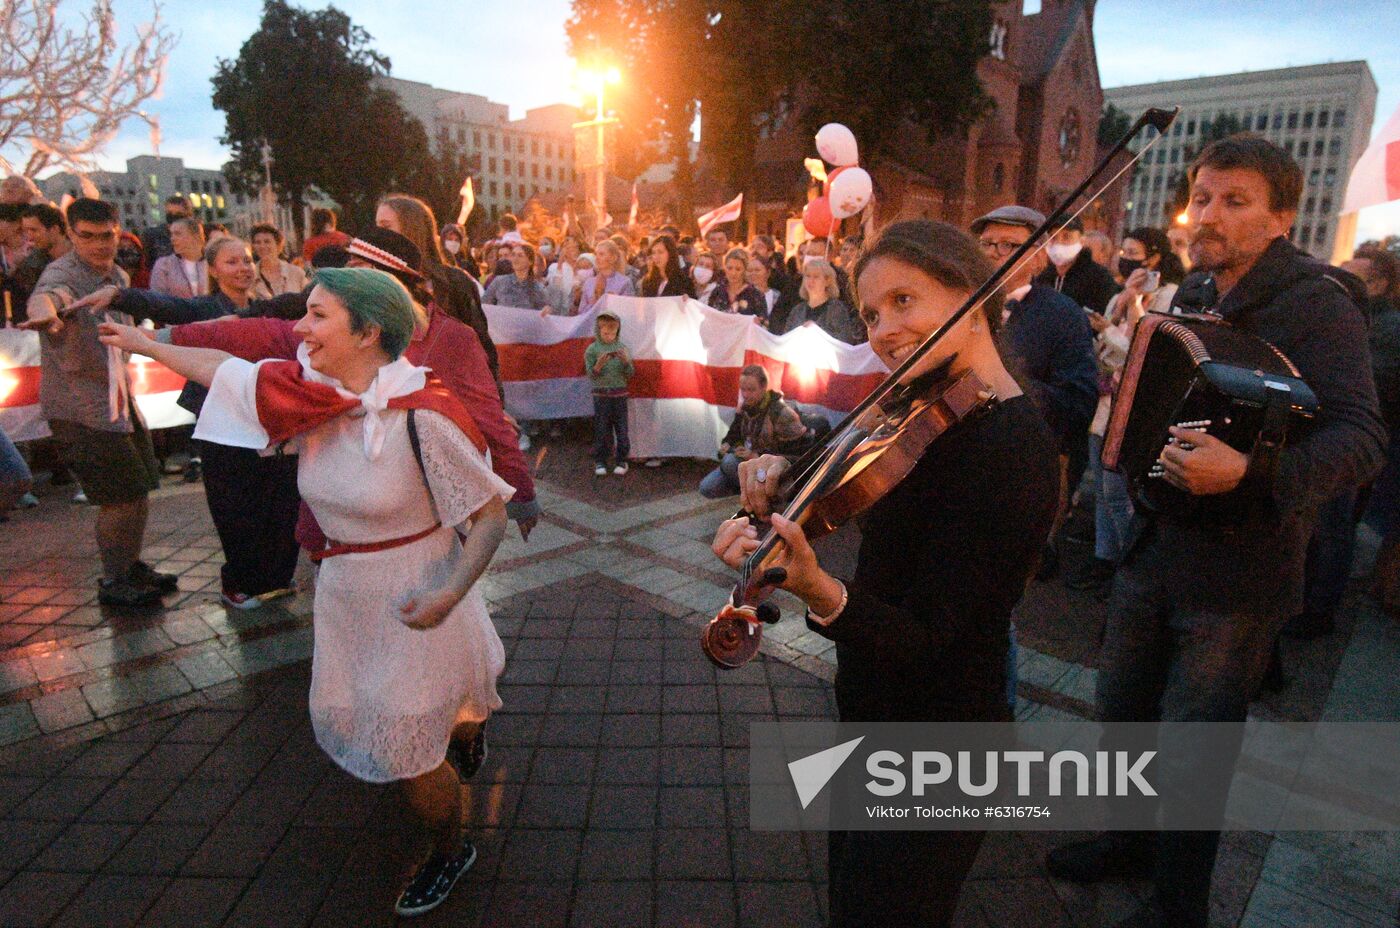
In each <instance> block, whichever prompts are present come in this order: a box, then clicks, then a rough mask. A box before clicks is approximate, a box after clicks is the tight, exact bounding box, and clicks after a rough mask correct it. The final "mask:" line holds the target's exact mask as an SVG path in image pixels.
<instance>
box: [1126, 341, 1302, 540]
mask: <svg viewBox="0 0 1400 928" xmlns="http://www.w3.org/2000/svg"><path fill="white" fill-rule="evenodd" d="M1317 408H1318V405H1317V397H1316V396H1314V395H1313V391H1312V390H1311V389H1310V388H1309V387H1308V385H1307V384H1306V383H1304V382H1303V380H1302V379H1301V378H1300V377H1299V376H1298V369H1297V368H1295V367H1294V366H1293V363H1292V362H1291V361H1289V360H1288V358H1287V357H1285V356H1284V354H1283V352H1281V351H1279V350H1278V349H1277V348H1275V347H1274V346H1273V345H1271V344H1269V343H1268V342H1266V341H1264V340H1263V339H1261V338H1257V337H1255V336H1253V335H1250V334H1248V333H1246V332H1242V331H1240V330H1239V329H1237V328H1235V327H1233V326H1231V325H1230V324H1229V323H1227V322H1225V321H1224V320H1221V319H1219V318H1217V317H1215V316H1204V315H1183V316H1169V315H1164V314H1160V313H1148V314H1147V315H1146V316H1144V317H1143V319H1142V321H1141V322H1139V323H1138V326H1137V331H1136V332H1135V333H1134V334H1133V341H1132V344H1131V346H1130V347H1129V348H1128V358H1127V361H1126V362H1125V363H1124V366H1123V376H1122V381H1121V383H1120V384H1119V386H1118V391H1117V393H1116V394H1115V395H1114V398H1113V409H1112V412H1111V413H1110V415H1109V420H1108V430H1107V432H1106V434H1105V435H1104V446H1103V457H1102V461H1103V466H1104V467H1106V468H1108V469H1110V470H1116V471H1120V472H1122V473H1123V475H1124V476H1125V477H1127V480H1128V485H1129V488H1130V489H1131V491H1132V494H1133V499H1134V500H1135V502H1136V503H1137V505H1138V506H1140V507H1142V508H1144V509H1146V510H1148V511H1150V512H1157V513H1162V514H1165V515H1170V516H1173V517H1179V518H1183V519H1190V520H1195V521H1206V522H1210V523H1215V524H1221V523H1223V524H1233V523H1240V522H1245V521H1249V520H1252V519H1253V518H1254V517H1255V516H1257V515H1258V514H1259V511H1260V510H1259V506H1260V503H1261V500H1259V499H1254V498H1250V497H1249V496H1247V494H1245V493H1243V492H1241V491H1240V490H1238V489H1237V490H1235V491H1232V492H1230V493H1222V494H1217V495H1211V496H1193V495H1191V494H1190V493H1187V492H1186V491H1184V490H1180V489H1177V488H1176V487H1174V486H1172V485H1171V484H1170V483H1169V482H1167V480H1166V478H1165V476H1164V475H1163V471H1162V465H1161V463H1160V461H1159V458H1160V457H1161V454H1162V450H1163V449H1164V448H1165V447H1166V446H1167V444H1168V443H1169V442H1172V441H1174V439H1172V437H1171V435H1170V434H1169V433H1168V431H1167V430H1168V429H1169V428H1171V427H1172V426H1176V427H1178V428H1186V429H1197V430H1201V431H1204V432H1207V433H1209V434H1210V435H1213V436H1214V437H1216V438H1219V439H1220V440H1221V441H1223V442H1225V443H1226V444H1228V445H1230V446H1231V447H1232V448H1235V449H1236V450H1238V451H1242V452H1244V453H1245V454H1251V453H1261V454H1263V453H1269V454H1273V453H1277V451H1278V450H1279V449H1281V448H1282V447H1283V446H1284V445H1285V444H1286V443H1287V442H1289V441H1296V440H1297V439H1298V438H1300V437H1301V436H1302V435H1303V434H1304V433H1305V432H1306V431H1307V429H1308V428H1309V427H1310V426H1311V424H1312V421H1313V419H1314V417H1315V416H1316V415H1317Z"/></svg>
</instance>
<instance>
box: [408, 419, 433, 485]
mask: <svg viewBox="0 0 1400 928" xmlns="http://www.w3.org/2000/svg"><path fill="white" fill-rule="evenodd" d="M416 412H418V410H417V409H413V408H410V409H409V410H408V444H409V447H411V448H412V449H413V459H414V460H415V461H417V462H418V473H419V474H421V475H422V476H423V484H424V485H425V486H428V492H429V494H431V493H432V489H433V488H432V486H431V485H429V484H428V470H427V468H425V467H424V466H423V445H422V443H421V442H420V441H419V440H418V421H417V419H415V418H414V413H416Z"/></svg>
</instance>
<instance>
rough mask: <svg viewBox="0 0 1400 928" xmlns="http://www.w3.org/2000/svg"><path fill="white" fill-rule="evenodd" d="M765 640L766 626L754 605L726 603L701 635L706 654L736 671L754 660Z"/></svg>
mask: <svg viewBox="0 0 1400 928" xmlns="http://www.w3.org/2000/svg"><path fill="white" fill-rule="evenodd" d="M764 605H765V606H766V605H768V603H764ZM762 641H763V625H762V623H761V622H760V620H759V618H758V609H757V608H756V607H754V606H730V605H726V606H725V607H724V608H723V609H721V610H720V613H719V615H717V616H715V617H714V618H713V619H711V620H710V624H709V625H706V626H705V631H704V632H703V633H702V634H701V635H700V647H701V648H703V649H704V651H705V656H706V657H708V658H709V659H710V660H711V661H713V662H714V663H715V664H716V665H718V666H720V667H723V668H724V669H725V670H734V669H735V668H738V667H742V666H744V665H745V664H747V663H748V662H749V661H751V660H753V658H754V655H756V654H758V646H759V644H760V643H761V642H762Z"/></svg>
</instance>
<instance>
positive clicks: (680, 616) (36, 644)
mask: <svg viewBox="0 0 1400 928" xmlns="http://www.w3.org/2000/svg"><path fill="white" fill-rule="evenodd" d="M551 451H552V452H553V454H554V456H553V458H552V459H550V458H546V461H548V462H549V463H547V465H546V466H545V468H544V469H543V472H542V477H543V478H544V479H542V481H541V500H542V502H543V504H544V507H545V510H546V513H547V515H546V518H545V521H544V522H543V523H542V524H541V526H540V527H539V528H538V529H537V530H536V532H535V534H533V535H532V537H531V539H530V542H529V544H528V545H526V544H523V543H522V542H521V541H520V539H519V538H518V536H515V535H514V533H512V536H511V537H510V538H509V539H508V541H507V542H506V544H504V545H503V546H502V549H501V551H500V552H499V553H498V555H497V558H496V560H495V562H494V563H493V566H492V569H491V571H490V573H489V574H488V575H487V576H486V577H485V578H483V580H482V581H481V582H482V587H483V591H484V592H485V594H486V596H487V598H488V600H489V601H490V603H491V606H492V610H491V611H492V614H493V617H494V619H495V621H496V623H497V626H498V629H499V631H500V633H501V636H502V639H503V641H505V643H506V646H507V653H508V660H507V670H506V674H505V677H504V679H503V681H502V689H501V695H502V698H503V700H504V702H505V708H504V709H503V710H502V711H501V712H500V713H499V714H498V715H497V716H496V717H495V718H494V719H493V721H492V723H491V727H490V738H491V756H490V759H489V761H488V763H487V765H486V767H485V768H484V769H483V771H482V772H481V773H480V774H479V775H478V777H477V778H476V780H475V781H474V782H473V784H472V786H471V787H470V788H469V801H470V806H471V810H472V819H471V822H472V824H471V827H472V828H473V831H474V834H475V835H477V837H478V846H479V848H480V850H481V856H480V858H479V859H478V862H477V864H476V865H475V867H473V869H472V871H471V872H470V873H469V874H468V876H467V877H465V878H464V880H463V883H462V884H461V886H460V887H459V888H458V890H457V891H456V892H454V894H453V896H452V897H451V899H450V900H449V902H448V903H447V904H446V905H445V906H444V907H443V909H441V910H440V911H439V912H437V913H434V914H432V915H430V916H428V917H426V918H423V919H421V920H420V921H421V922H422V923H423V924H427V925H434V924H443V925H493V926H498V925H522V926H547V925H598V926H609V928H611V926H623V925H632V924H636V925H656V926H687V925H695V926H718V925H736V926H737V925H754V926H765V928H767V926H784V925H820V924H822V923H823V922H824V907H825V886H824V881H825V870H826V867H825V840H824V837H823V836H820V835H801V834H763V833H754V832H750V831H749V830H748V828H747V805H746V802H747V788H746V783H747V780H746V776H747V772H746V759H747V751H746V747H747V736H748V724H749V723H751V722H754V721H770V720H774V719H795V718H822V717H831V716H833V715H834V711H835V710H834V705H833V701H832V696H831V690H830V680H831V678H832V674H833V666H834V654H833V652H832V650H831V649H830V647H829V646H828V645H827V643H826V642H825V641H824V640H823V639H820V638H818V637H816V636H812V635H810V633H808V632H806V630H805V627H803V626H802V624H801V623H800V622H797V621H791V620H789V621H786V622H784V623H782V624H780V625H777V626H773V627H770V629H769V632H768V633H767V638H768V639H769V640H768V641H767V642H766V644H765V651H764V654H763V656H761V657H760V659H759V660H757V661H755V662H754V663H752V664H750V665H749V666H747V667H745V668H743V669H741V670H739V671H736V672H732V673H720V672H717V671H715V670H714V668H712V667H711V665H710V664H709V663H708V662H707V661H706V660H705V659H704V657H703V656H702V654H701V652H700V649H699V647H698V643H697V633H698V629H699V626H700V625H701V624H703V622H704V620H706V619H707V618H708V617H709V615H710V614H712V613H713V610H714V609H715V607H716V605H717V604H718V603H719V602H720V601H721V600H722V599H723V597H724V595H725V593H726V592H727V584H728V582H729V579H728V577H727V576H726V575H725V573H724V572H723V571H722V570H718V569H716V568H717V567H718V565H717V564H716V563H715V562H714V560H713V558H712V556H711V555H710V552H709V549H708V544H707V541H708V538H709V536H710V534H711V533H712V532H713V528H714V525H715V524H716V522H717V521H718V520H719V519H721V518H723V517H724V516H726V515H727V514H728V512H729V511H730V510H731V509H732V507H733V503H732V501H720V502H707V501H705V500H703V499H701V498H700V497H699V496H698V495H697V494H695V493H693V492H691V491H689V490H687V489H685V487H688V486H693V485H694V483H695V482H698V479H699V476H700V475H701V474H703V472H704V470H705V466H704V465H702V464H699V463H693V462H680V463H671V464H669V465H668V466H667V467H666V468H663V469H662V471H661V472H660V475H658V474H656V473H649V472H647V471H645V470H641V469H637V470H634V471H633V472H632V474H631V475H629V477H628V478H625V479H626V481H627V482H626V483H625V484H623V483H618V482H616V481H615V480H614V479H608V480H597V481H591V482H590V481H588V480H587V479H586V478H581V477H580V476H579V474H580V473H586V466H585V465H586V461H585V460H584V458H585V457H586V455H583V454H580V451H579V449H578V448H576V447H567V446H566V447H559V448H552V449H551ZM551 474H553V475H555V477H554V479H551ZM565 478H567V479H565ZM65 500H66V494H61V493H59V492H58V491H49V492H47V493H46V494H45V497H44V503H43V505H42V506H41V507H40V508H39V509H37V510H31V511H27V512H18V513H14V514H12V515H13V521H12V522H11V523H9V524H8V525H6V526H4V527H3V528H0V599H2V600H3V601H0V835H3V836H4V837H3V840H0V928H3V926H8V925H81V926H89V925H92V926H96V925H152V926H155V925H166V924H170V925H182V926H201V925H210V926H213V925H258V926H263V925H276V926H282V925H317V926H323V925H357V926H358V925H376V924H382V923H389V922H391V921H394V919H393V918H392V916H391V915H390V914H389V913H390V906H391V904H392V900H393V897H394V895H395V893H396V891H397V888H398V887H399V886H400V885H401V883H402V881H403V879H404V878H405V876H406V874H407V872H408V870H409V869H410V868H411V867H412V865H413V864H414V863H415V862H416V860H417V859H418V855H419V854H420V853H421V852H422V848H421V847H420V846H418V845H417V844H416V842H415V838H414V835H415V832H414V830H413V827H412V825H411V824H410V821H409V819H408V818H407V817H406V814H405V812H404V811H403V809H402V807H401V805H400V802H399V800H398V798H397V794H396V792H395V791H394V790H393V789H392V788H386V787H372V786H368V785H366V784H363V783H359V782H358V781H355V780H354V779H352V778H350V777H349V776H348V775H346V774H344V773H343V772H341V771H340V770H339V769H338V768H335V767H334V765H333V764H331V763H330V762H329V761H328V760H327V759H326V758H325V756H324V755H323V754H322V753H321V751H320V750H319V749H318V748H317V747H316V745H315V744H314V741H313V739H312V736H311V732H310V727H309V722H308V720H307V717H306V706H305V700H306V688H307V682H308V673H309V663H308V660H307V658H308V657H309V654H310V635H309V631H310V629H309V622H310V596H309V594H308V593H301V594H298V595H297V596H295V597H292V598H290V599H287V600H283V601H280V602H278V603H275V604H271V605H269V606H266V607H264V608H263V609H261V610H257V611H253V612H237V611H232V610H225V609H223V608H222V607H220V606H218V604H217V594H218V580H217V574H218V565H219V563H220V561H221V555H220V553H219V549H218V544H217V540H216V539H215V537H214V535H213V531H212V526H211V525H210V523H209V520H208V513H207V510H206V509H205V506H204V501H203V498H202V493H201V492H200V490H199V488H198V487H193V488H190V487H184V486H179V485H172V486H169V487H167V488H166V489H164V490H162V491H160V493H159V494H157V498H156V499H154V500H153V505H152V523H151V529H150V531H149V533H148V547H147V555H148V559H150V560H152V561H153V562H154V563H155V564H156V566H157V567H158V568H160V569H165V570H171V571H173V572H177V573H179V574H180V575H181V590H180V593H178V594H176V595H173V596H171V597H169V598H168V599H167V602H166V606H167V608H166V609H165V610H164V611H155V612H150V613H145V614H136V615H129V614H118V613H115V612H112V611H110V610H105V609H100V608H98V607H97V606H96V605H95V604H94V599H95V596H94V589H93V583H94V580H95V576H96V573H97V570H96V560H95V550H94V548H93V542H92V534H91V518H92V511H91V510H90V509H87V508H83V507H74V506H70V505H68V504H67V503H66V501H65ZM1353 604H1354V605H1355V606H1357V608H1356V609H1355V610H1354V612H1349V613H1348V616H1347V619H1346V621H1345V623H1344V626H1345V628H1346V630H1347V632H1348V634H1349V636H1350V638H1351V639H1352V640H1353V641H1354V642H1355V643H1357V644H1358V645H1359V646H1360V647H1355V646H1354V647H1353V648H1350V649H1349V648H1347V647H1345V645H1346V640H1345V636H1342V638H1343V640H1340V641H1338V642H1334V643H1333V645H1332V646H1331V650H1328V651H1325V652H1323V651H1315V652H1307V651H1303V652H1298V653H1296V654H1291V655H1290V660H1291V661H1294V662H1297V663H1298V667H1299V674H1298V677H1299V680H1300V681H1302V682H1303V683H1305V684H1306V686H1303V687H1302V689H1304V690H1306V691H1307V693H1308V694H1309V695H1307V696H1305V697H1299V696H1294V697H1290V698H1291V699H1292V701H1291V702H1290V701H1288V700H1287V699H1285V700H1284V701H1282V702H1276V703H1271V704H1267V705H1264V706H1263V707H1262V711H1264V712H1265V713H1266V714H1272V715H1279V716H1282V717H1302V718H1306V717H1319V715H1320V714H1322V713H1327V714H1328V717H1367V716H1366V715H1365V713H1366V712H1367V711H1371V710H1373V709H1374V708H1375V707H1377V706H1380V707H1392V708H1393V707H1394V706H1395V705H1397V704H1400V699H1397V694H1396V692H1395V689H1394V687H1395V683H1394V679H1393V675H1387V674H1385V673H1382V672H1381V670H1380V668H1381V667H1383V666H1385V663H1384V660H1383V655H1387V654H1388V655H1391V656H1392V657H1393V656H1396V655H1400V640H1397V639H1400V635H1397V634H1396V631H1395V626H1394V624H1393V623H1390V622H1389V621H1388V620H1386V619H1384V618H1383V617H1381V616H1379V615H1377V614H1375V613H1374V611H1373V610H1370V608H1369V607H1368V606H1367V604H1366V603H1364V602H1362V601H1359V600H1358V601H1354V603H1353ZM787 605H788V606H789V607H791V605H792V604H791V603H790V602H789V603H788V604H787ZM787 611H789V612H791V611H795V610H792V609H791V608H789V609H788V610H787ZM1020 612H1021V614H1020V615H1019V616H1018V625H1019V626H1020V627H1021V628H1022V635H1021V637H1022V643H1023V648H1022V652H1021V656H1020V660H1019V665H1020V668H1021V675H1022V686H1021V690H1020V692H1021V697H1022V698H1021V700H1020V702H1019V705H1018V716H1020V717H1022V718H1034V717H1037V716H1042V717H1053V716H1054V714H1055V713H1061V712H1068V713H1071V714H1073V713H1076V712H1078V713H1082V712H1084V711H1086V710H1087V705H1088V702H1089V701H1090V700H1091V699H1092V683H1093V674H1094V670H1093V666H1092V662H1093V647H1092V643H1093V642H1092V635H1093V634H1094V632H1093V626H1094V622H1095V621H1096V620H1095V619H1094V618H1093V615H1092V613H1089V612H1088V611H1086V609H1084V608H1082V604H1080V605H1079V606H1077V605H1076V604H1075V601H1074V599H1073V595H1071V596H1070V598H1069V599H1066V596H1065V593H1064V591H1063V589H1062V587H1060V585H1058V584H1046V585H1037V586H1036V587H1033V588H1032V592H1031V595H1030V596H1029V597H1028V600H1027V603H1026V604H1025V606H1023V608H1022V610H1020ZM1057 616H1058V617H1059V618H1058V619H1057V618H1056V617H1057ZM1071 619H1072V621H1070V620H1071ZM1075 623H1077V627H1079V629H1080V631H1079V633H1077V634H1075V633H1066V632H1065V628H1066V627H1067V626H1068V627H1075ZM1391 666H1393V664H1392V665H1391ZM1318 667H1322V668H1325V672H1324V671H1323V670H1318V669H1317V668H1318ZM1368 687H1369V689H1368ZM1324 706H1325V707H1327V708H1326V709H1323V708H1321V707H1324ZM1348 713H1350V714H1348ZM1358 714H1359V715H1358ZM1370 717H1374V716H1370ZM1062 840H1064V836H1059V835H1051V834H1007V833H1003V834H994V835H992V836H991V837H989V838H988V840H987V843H986V845H985V846H984V850H983V852H982V854H981V855H980V857H979V858H978V861H977V864H976V867H975V869H974V872H973V875H972V878H971V880H970V881H969V883H968V885H967V888H966V890H965V893H964V898H963V903H962V906H961V908H960V911H959V915H958V921H957V924H958V925H959V926H961V928H974V926H975V928H983V926H1023V925H1064V926H1090V928H1092V926H1097V925H1106V924H1111V923H1112V921H1114V920H1116V919H1117V918H1119V917H1122V916H1123V915H1125V914H1127V913H1128V912H1129V911H1131V909H1132V908H1133V906H1134V905H1135V904H1136V903H1137V901H1138V900H1140V899H1141V898H1142V897H1143V896H1144V894H1145V893H1146V887H1145V885H1143V884H1130V885H1124V886H1116V887H1107V888H1099V889H1092V890H1085V889H1081V888H1076V887H1071V886H1068V885H1065V884H1058V883H1056V882H1054V881H1051V880H1049V879H1048V878H1047V877H1046V875H1045V873H1044V871H1043V869H1042V866H1041V863H1040V860H1041V857H1042V855H1043V853H1044V851H1045V850H1046V849H1047V848H1048V847H1050V846H1052V845H1053V844H1055V843H1058V842H1060V841H1062ZM1396 861H1400V843H1397V841H1396V840H1395V836H1394V835H1391V836H1378V835H1351V834H1347V835H1330V836H1329V835H1280V836H1277V837H1274V836H1269V835H1259V834H1253V833H1244V834H1231V835H1229V836H1227V839H1226V842H1225V845H1224V848H1223V850H1222V856H1221V863H1220V866H1219V868H1218V870H1217V891H1216V898H1215V902H1214V906H1215V911H1214V923H1215V924H1217V925H1222V926H1224V925H1229V926H1247V928H1255V926H1267V925H1287V926H1294V925H1297V926H1304V925H1306V926H1314V925H1337V926H1373V925H1393V924H1394V923H1395V922H1394V917H1395V913H1396V905H1397V898H1398V897H1397V885H1400V878H1398V877H1397V872H1396V871H1397V868H1396V866H1395V862H1396Z"/></svg>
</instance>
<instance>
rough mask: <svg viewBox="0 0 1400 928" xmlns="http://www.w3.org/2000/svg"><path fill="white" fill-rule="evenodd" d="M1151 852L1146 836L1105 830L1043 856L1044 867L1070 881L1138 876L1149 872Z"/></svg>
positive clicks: (1150, 873)
mask: <svg viewBox="0 0 1400 928" xmlns="http://www.w3.org/2000/svg"><path fill="white" fill-rule="evenodd" d="M1153 851H1154V847H1153V844H1152V840H1151V838H1149V837H1146V836H1143V835H1140V834H1136V833H1131V832H1109V833H1107V834H1103V835H1100V836H1099V837H1097V838H1091V839H1090V840H1088V841H1075V842H1074V843H1072V844H1066V845H1064V846H1062V847H1057V848H1055V849H1054V850H1053V851H1051V852H1050V853H1048V854H1046V855H1045V869H1047V870H1049V871H1050V875H1051V876H1053V877H1055V878H1056V879H1059V880H1069V881H1070V882H1071V883H1098V882H1101V881H1103V880H1134V879H1141V878H1144V877H1149V876H1151V875H1152V864H1153V859H1154V857H1155V856H1156V855H1155V854H1154V853H1153Z"/></svg>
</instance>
